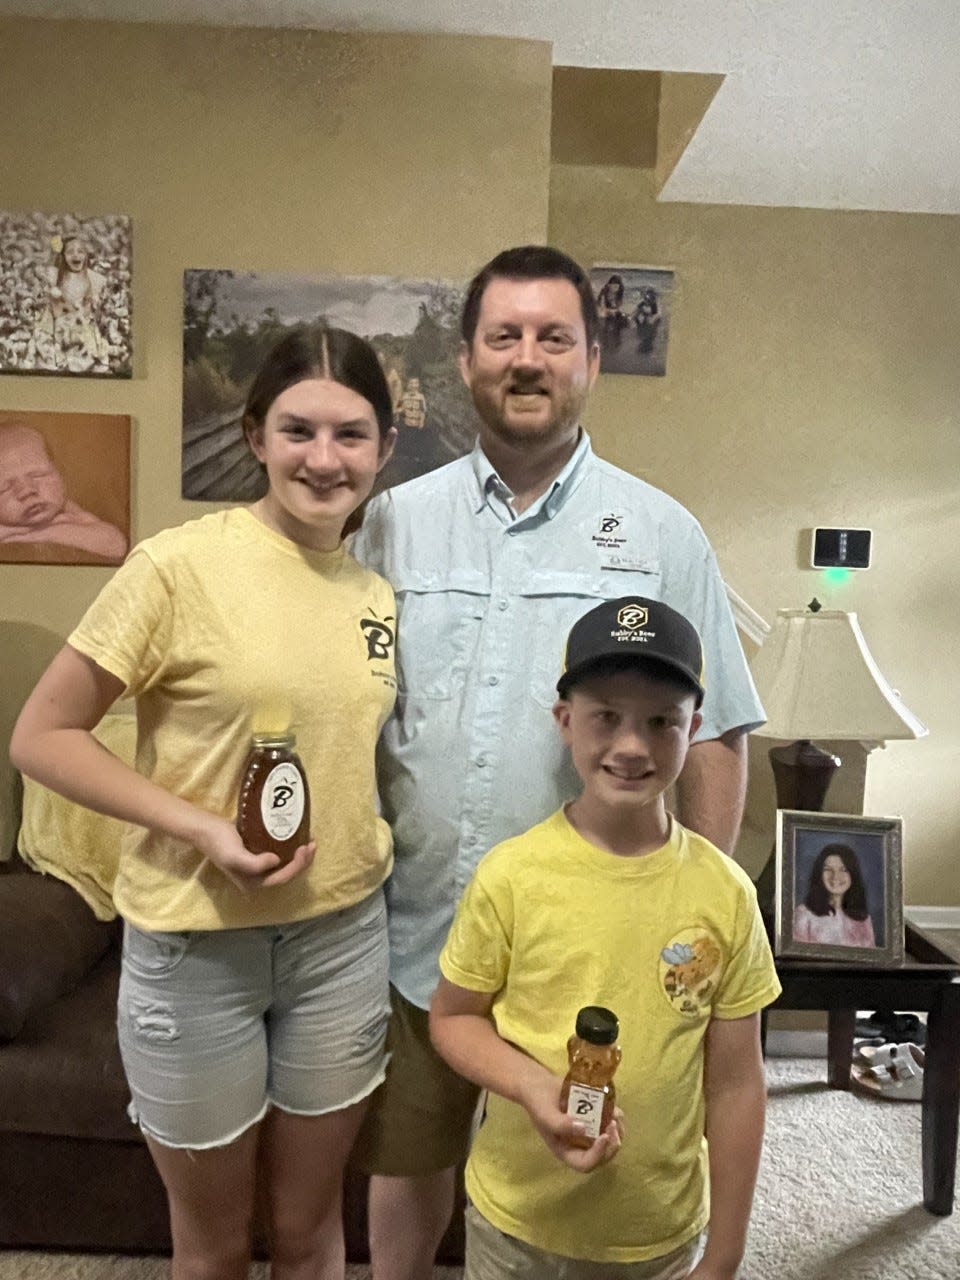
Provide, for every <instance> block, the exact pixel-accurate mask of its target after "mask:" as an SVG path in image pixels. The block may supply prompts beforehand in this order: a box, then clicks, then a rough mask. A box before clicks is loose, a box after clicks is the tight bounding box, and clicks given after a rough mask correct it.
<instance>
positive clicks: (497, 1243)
mask: <svg viewBox="0 0 960 1280" xmlns="http://www.w3.org/2000/svg"><path fill="white" fill-rule="evenodd" d="M703 1244H704V1237H703V1236H694V1238H693V1239H692V1240H690V1241H688V1242H687V1243H686V1244H684V1245H681V1246H680V1248H679V1249H674V1250H673V1251H672V1252H671V1253H667V1254H664V1255H663V1256H662V1257H660V1258H647V1259H646V1260H645V1261H644V1262H587V1261H585V1260H583V1259H580V1258H563V1257H561V1256H560V1254H558V1253H547V1252H546V1251H545V1250H544V1249H537V1248H536V1247H535V1246H534V1245H532V1244H527V1243H526V1242H525V1241H524V1240H518V1239H517V1238H516V1237H515V1236H508V1235H505V1234H504V1233H503V1232H502V1231H498V1230H497V1228H496V1227H495V1226H494V1225H493V1224H492V1223H490V1222H488V1221H487V1219H486V1218H485V1217H483V1215H482V1214H480V1213H478V1212H477V1210H476V1209H475V1208H474V1207H473V1205H472V1204H468V1205H467V1256H466V1265H465V1267H464V1271H463V1280H504V1277H505V1276H516V1277H518V1278H519V1277H521V1276H522V1277H523V1280H683V1277H685V1276H688V1275H689V1274H690V1272H691V1271H692V1270H693V1268H694V1267H695V1266H696V1264H697V1262H698V1261H699V1260H700V1257H701V1255H702V1253H703Z"/></svg>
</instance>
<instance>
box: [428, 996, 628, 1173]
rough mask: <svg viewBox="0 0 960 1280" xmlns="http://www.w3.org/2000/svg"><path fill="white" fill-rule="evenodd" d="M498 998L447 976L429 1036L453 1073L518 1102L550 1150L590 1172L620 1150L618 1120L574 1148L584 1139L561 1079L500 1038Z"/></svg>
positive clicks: (434, 1005) (433, 1010) (432, 1015)
mask: <svg viewBox="0 0 960 1280" xmlns="http://www.w3.org/2000/svg"><path fill="white" fill-rule="evenodd" d="M492 1005H493V995H490V994H487V993H485V992H481V991H468V990H467V989H466V988H465V987H460V986H457V985H456V984H455V983H453V982H450V981H448V979H446V978H441V979H440V984H439V986H438V987H437V989H436V991H435V992H434V993H433V999H432V1000H431V1001H430V1038H431V1040H432V1041H433V1046H434V1048H435V1049H436V1050H437V1052H438V1053H439V1054H440V1056H441V1057H442V1058H444V1059H445V1060H446V1061H447V1062H448V1063H449V1064H450V1066H451V1067H453V1069H454V1071H457V1072H459V1073H460V1075H462V1076H465V1077H466V1079H467V1080H472V1081H473V1083H474V1084H478V1085H481V1086H482V1087H483V1088H484V1089H489V1090H491V1091H492V1092H493V1093H498V1094H500V1096H501V1097H503V1098H507V1099H508V1100H509V1101H511V1102H516V1103H518V1104H519V1105H520V1106H521V1107H523V1108H524V1110H525V1111H526V1112H527V1114H528V1115H529V1116H530V1119H531V1121H532V1122H533V1124H534V1126H535V1128H536V1130H537V1132H538V1133H539V1134H540V1136H541V1138H542V1139H543V1141H544V1142H545V1143H546V1145H547V1147H548V1148H549V1149H550V1151H551V1152H552V1153H553V1154H554V1155H555V1156H556V1157H557V1159H558V1160H561V1161H562V1162H563V1163H564V1164H566V1165H569V1167H570V1168H571V1169H575V1170H576V1171H577V1172H579V1173H589V1171H590V1170H591V1169H594V1168H596V1166H597V1165H599V1164H605V1163H606V1162H607V1161H608V1160H611V1159H612V1158H613V1156H615V1155H616V1153H617V1151H618V1150H619V1149H620V1130H619V1125H618V1120H611V1121H610V1124H609V1125H608V1126H607V1129H606V1130H605V1131H604V1132H603V1133H602V1134H601V1135H600V1136H599V1138H597V1139H596V1140H595V1141H594V1143H593V1145H592V1146H590V1147H588V1148H586V1149H584V1148H582V1147H573V1146H571V1145H570V1139H571V1138H573V1137H578V1136H582V1135H583V1133H584V1126H583V1124H582V1123H581V1122H580V1121H579V1120H574V1119H573V1117H572V1116H568V1115H565V1114H564V1113H563V1112H562V1111H561V1110H560V1086H561V1083H562V1081H560V1080H559V1079H558V1078H557V1077H556V1076H555V1075H554V1074H553V1072H552V1071H550V1070H549V1069H548V1068H547V1067H545V1066H544V1065H543V1063H541V1062H537V1061H536V1059H535V1058H531V1057H530V1056H529V1055H528V1054H526V1053H523V1052H522V1051H521V1050H520V1049H518V1048H517V1047H516V1045H512V1044H510V1043H509V1041H507V1040H504V1039H502V1038H501V1037H500V1035H499V1034H498V1032H497V1028H496V1027H495V1026H494V1023H493V1020H492V1018H491V1017H490V1009H491V1007H492Z"/></svg>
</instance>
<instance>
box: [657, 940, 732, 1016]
mask: <svg viewBox="0 0 960 1280" xmlns="http://www.w3.org/2000/svg"><path fill="white" fill-rule="evenodd" d="M722 960H723V954H722V952H721V950H720V946H719V944H718V943H717V941H716V939H715V938H713V937H711V935H710V934H709V933H707V932H706V930H704V929H684V930H683V931H682V933H680V934H678V935H677V936H676V937H675V938H674V939H673V940H672V941H671V942H670V943H669V944H668V945H667V946H665V947H664V948H663V950H662V951H661V952H660V981H661V984H662V986H663V990H664V992H665V993H666V996H667V999H668V1000H669V1001H670V1003H671V1005H673V1007H674V1009H676V1011H677V1012H678V1013H680V1014H682V1015H683V1016H684V1017H686V1018H694V1017H696V1016H697V1015H698V1014H700V1013H708V1014H709V1012H710V1007H711V1005H712V1003H713V997H714V995H715V994H716V990H717V986H718V984H719V981H720V976H721V970H722Z"/></svg>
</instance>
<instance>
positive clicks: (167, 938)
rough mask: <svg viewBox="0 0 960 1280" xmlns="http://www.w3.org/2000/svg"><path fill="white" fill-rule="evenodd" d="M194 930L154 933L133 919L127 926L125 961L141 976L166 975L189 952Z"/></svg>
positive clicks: (124, 942)
mask: <svg viewBox="0 0 960 1280" xmlns="http://www.w3.org/2000/svg"><path fill="white" fill-rule="evenodd" d="M192 936H193V935H192V934H190V933H189V932H184V933H154V932H150V931H148V930H146V929H138V928H137V927H136V925H132V924H130V923H129V922H128V923H126V924H125V925H124V928H123V963H124V966H125V967H126V968H127V969H129V970H130V972H131V973H133V974H136V975H138V976H139V977H141V978H162V977H165V976H166V975H167V974H169V973H172V972H173V971H174V969H176V967H177V965H178V964H179V963H180V961H181V960H182V959H183V957H184V956H185V955H186V954H187V949H188V947H189V946H190V941H191V938H192Z"/></svg>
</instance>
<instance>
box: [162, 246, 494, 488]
mask: <svg viewBox="0 0 960 1280" xmlns="http://www.w3.org/2000/svg"><path fill="white" fill-rule="evenodd" d="M462 302H463V289H462V287H461V286H460V285H458V284H453V283H451V282H448V281H443V280H405V279H400V278H396V277H393V276H336V275H323V276H308V275H284V274H277V273H263V272H238V271H231V270H190V271H187V272H185V273H184V311H183V444H182V454H181V456H182V486H181V491H182V495H183V497H185V498H194V499H204V500H223V501H231V502H252V501H254V500H255V499H257V498H258V497H260V496H261V494H262V493H263V490H264V488H265V481H264V478H263V475H262V473H261V471H260V468H259V466H258V465H257V463H256V461H255V460H254V458H253V457H252V455H251V454H250V452H249V450H248V448H247V445H246V442H245V440H244V437H243V430H242V427H241V419H242V415H243V406H244V402H245V400H246V395H247V391H248V389H249V387H250V383H251V382H252V380H253V376H254V374H255V372H256V370H257V367H258V366H259V364H260V362H261V360H262V359H263V357H264V356H265V355H266V353H267V351H269V349H270V348H271V347H272V346H273V344H274V343H275V342H277V341H278V340H279V339H280V338H281V337H282V336H283V335H284V334H285V333H286V332H287V331H288V330H289V329H291V328H293V327H294V326H296V325H298V324H303V323H315V322H317V321H320V320H323V321H325V322H326V323H327V324H329V325H331V326H332V327H335V328H341V329H347V330H349V331H350V332H351V333H355V334H357V335H358V336H360V337H362V338H365V339H366V340H367V341H368V342H369V343H370V344H371V345H372V346H373V348H374V350H375V351H376V353H377V356H378V357H379V359H380V363H381V365H382V366H383V370H384V373H385V375H386V379H387V385H388V386H389V388H390V392H391V396H392V398H393V406H394V425H395V426H396V428H397V447H396V449H395V450H394V454H393V457H392V458H391V459H390V461H389V462H388V463H387V465H386V466H385V467H384V469H383V471H381V473H380V475H379V476H378V477H377V483H376V486H375V488H374V493H377V492H379V491H380V490H381V489H385V488H389V487H390V486H391V485H394V484H399V483H400V482H401V481H404V480H410V479H412V478H413V477H414V476H418V475H422V474H424V473H425V472H427V471H432V470H433V469H434V468H435V467H439V466H441V465H442V464H443V463H445V462H450V461H451V460H452V459H453V458H457V457H460V456H461V455H462V454H464V453H468V452H469V451H470V449H472V448H473V443H474V440H475V438H476V419H475V417H474V408H473V404H472V401H471V400H470V396H469V393H468V392H467V389H466V387H465V386H464V384H463V381H462V379H461V377H460V373H459V371H458V368H457V359H456V357H457V350H458V347H459V343H460V335H459V319H460V308H461V306H462Z"/></svg>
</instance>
